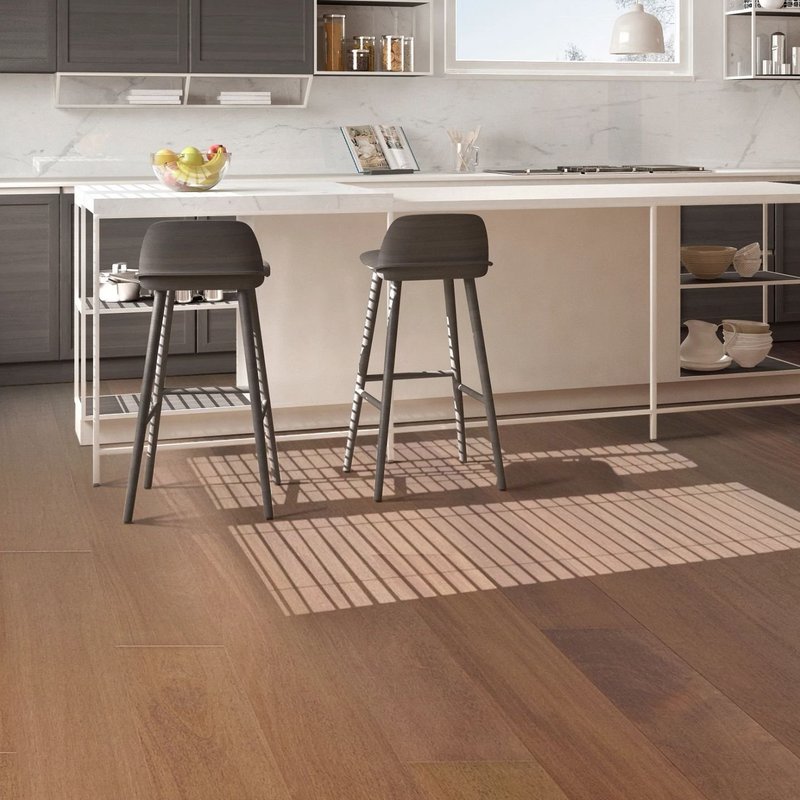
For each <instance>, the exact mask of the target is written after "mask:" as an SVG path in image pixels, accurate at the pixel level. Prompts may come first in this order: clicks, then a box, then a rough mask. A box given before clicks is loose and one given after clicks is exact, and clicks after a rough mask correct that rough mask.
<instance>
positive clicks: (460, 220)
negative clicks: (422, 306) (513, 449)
mask: <svg viewBox="0 0 800 800" xmlns="http://www.w3.org/2000/svg"><path fill="white" fill-rule="evenodd" d="M361 261H362V262H363V263H364V264H366V265H367V266H368V267H369V268H370V269H371V270H372V284H371V285H370V290H369V300H368V302H367V316H366V319H365V320H364V334H363V337H362V339H361V354H360V357H359V360H358V374H357V375H356V387H355V392H354V394H353V407H352V411H351V412H350V428H349V431H348V434H347V445H346V448H345V454H344V471H345V472H350V469H351V467H352V465H353V451H354V449H355V444H356V435H357V433H358V422H359V418H360V417H361V405H362V401H363V400H366V401H367V402H368V403H370V404H371V405H373V406H375V408H377V409H378V410H379V411H380V425H379V429H378V452H377V464H376V468H375V492H374V498H375V501H376V502H379V501H380V500H381V498H382V496H383V476H384V471H385V468H386V448H387V444H388V439H389V413H390V410H391V404H392V387H393V384H394V381H395V380H410V379H418V378H442V377H449V378H450V379H451V381H452V384H453V407H454V410H455V418H456V435H457V443H458V458H459V460H460V461H461V462H462V463H463V462H465V461H466V460H467V443H466V431H465V427H464V395H465V394H466V395H469V396H470V397H472V398H473V399H475V400H478V401H480V402H481V403H483V406H484V408H485V410H486V422H487V423H488V426H489V439H490V441H491V443H492V452H493V454H494V469H495V474H496V476H497V488H498V489H500V490H504V489H505V488H506V478H505V472H504V470H503V454H502V451H501V450H500V436H499V434H498V431H497V415H496V413H495V409H494V397H493V395H492V384H491V381H490V379H489V364H488V361H487V359H486V344H485V343H484V339H483V326H482V325H481V313H480V309H479V307H478V293H477V290H476V289H475V278H480V277H482V276H483V275H485V274H486V273H487V271H488V269H489V267H490V266H491V263H492V262H491V261H489V242H488V238H487V236H486V226H485V225H484V222H483V220H482V219H481V218H480V217H478V216H476V215H475V214H417V215H412V216H407V217H400V218H399V219H397V220H395V221H394V222H393V223H392V224H391V225H390V226H389V230H388V231H387V232H386V235H385V236H384V239H383V243H382V244H381V248H380V250H369V251H367V252H366V253H362V254H361ZM430 280H440V281H442V283H443V284H444V299H445V311H446V315H447V336H448V344H449V348H450V369H449V370H435V371H423V372H395V371H394V361H395V352H396V350H397V326H398V321H399V318H400V293H401V290H402V287H403V281H430ZM455 280H463V281H464V290H465V292H466V296H467V306H468V308H469V316H470V322H471V324H472V338H473V340H474V343H475V355H476V357H477V361H478V372H479V375H480V380H481V391H480V392H477V391H475V390H474V389H471V388H470V387H469V386H465V385H464V384H463V383H462V382H461V357H460V353H459V347H458V325H457V322H456V298H455V287H454V281H455ZM384 281H388V283H389V321H388V329H387V333H386V354H385V357H384V362H383V373H382V374H379V373H376V374H370V373H369V357H370V352H371V351H372V339H373V335H374V333H375V317H376V315H377V309H378V302H379V300H380V295H381V288H382V286H383V282H384ZM367 381H383V394H382V396H381V399H380V400H378V399H377V398H376V397H374V396H373V395H371V394H370V393H369V392H367V391H366V388H365V387H366V383H367Z"/></svg>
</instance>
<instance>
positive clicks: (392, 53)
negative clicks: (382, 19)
mask: <svg viewBox="0 0 800 800" xmlns="http://www.w3.org/2000/svg"><path fill="white" fill-rule="evenodd" d="M403 39H404V37H403V36H392V35H386V36H381V68H382V69H383V71H384V72H402V71H403Z"/></svg>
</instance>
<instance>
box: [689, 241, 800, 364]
mask: <svg viewBox="0 0 800 800" xmlns="http://www.w3.org/2000/svg"><path fill="white" fill-rule="evenodd" d="M762 259H763V254H762V250H761V245H760V244H759V243H758V242H753V243H752V244H749V245H747V246H745V247H743V248H740V249H737V248H735V247H728V246H723V245H689V246H685V247H682V248H681V263H682V265H683V266H684V267H685V268H686V269H687V270H688V272H687V273H686V274H682V275H681V276H680V289H681V291H683V290H693V289H718V288H751V287H760V288H761V307H762V314H761V319H760V320H752V319H723V320H721V321H720V322H710V321H709V320H708V319H707V318H706V319H686V320H684V322H683V324H682V328H685V329H687V331H688V333H687V335H686V337H685V338H684V339H683V341H682V342H681V344H680V359H679V363H680V376H681V378H694V379H700V378H705V377H709V376H711V375H713V376H715V377H745V376H752V375H759V374H762V375H763V374H769V375H778V374H782V373H788V372H795V371H797V370H798V369H800V367H798V365H796V364H794V363H792V362H789V361H786V360H784V359H779V358H775V357H774V356H771V355H770V352H771V350H772V344H773V340H772V330H771V328H770V325H769V323H768V322H767V319H768V308H769V291H770V287H772V286H784V285H788V284H796V283H799V282H800V277H798V276H795V275H789V274H786V273H780V272H775V271H772V270H764V269H761V267H762ZM731 267H733V269H731ZM720 328H722V330H723V334H722V339H720V337H719V330H720Z"/></svg>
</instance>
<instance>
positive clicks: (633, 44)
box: [609, 3, 664, 56]
mask: <svg viewBox="0 0 800 800" xmlns="http://www.w3.org/2000/svg"><path fill="white" fill-rule="evenodd" d="M609 52H611V53H612V54H613V55H626V56H627V55H643V54H644V53H663V52H664V30H663V29H662V27H661V23H660V22H659V21H658V18H657V17H654V16H653V15H652V14H648V13H647V12H646V11H645V10H644V6H643V5H642V4H641V3H634V4H633V8H632V9H631V10H630V11H627V12H626V13H624V14H622V15H621V16H619V17H617V21H616V22H615V23H614V30H613V31H612V32H611V47H610V48H609Z"/></svg>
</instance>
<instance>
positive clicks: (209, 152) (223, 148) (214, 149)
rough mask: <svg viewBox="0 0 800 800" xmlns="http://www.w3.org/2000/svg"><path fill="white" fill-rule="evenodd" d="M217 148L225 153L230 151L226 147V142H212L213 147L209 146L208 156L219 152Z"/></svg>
mask: <svg viewBox="0 0 800 800" xmlns="http://www.w3.org/2000/svg"><path fill="white" fill-rule="evenodd" d="M217 150H222V152H223V153H227V152H228V151H227V150H226V149H225V145H224V144H212V145H211V147H209V148H208V157H209V158H211V156H213V155H214V153H216V152H217Z"/></svg>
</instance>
